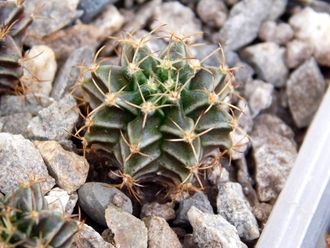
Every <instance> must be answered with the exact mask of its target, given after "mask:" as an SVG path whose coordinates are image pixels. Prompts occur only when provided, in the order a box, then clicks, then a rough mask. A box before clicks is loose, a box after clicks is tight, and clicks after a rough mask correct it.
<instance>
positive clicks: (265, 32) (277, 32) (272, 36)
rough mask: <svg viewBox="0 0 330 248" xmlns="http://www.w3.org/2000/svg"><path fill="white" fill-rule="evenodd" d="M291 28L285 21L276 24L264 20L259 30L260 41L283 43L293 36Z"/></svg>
mask: <svg viewBox="0 0 330 248" xmlns="http://www.w3.org/2000/svg"><path fill="white" fill-rule="evenodd" d="M293 35H294V33H293V30H292V28H291V26H290V25H289V24H287V23H280V24H276V22H274V21H266V22H264V23H263V24H262V25H261V27H260V30H259V38H260V39H261V40H262V41H269V42H275V43H276V44H279V45H283V44H286V43H287V42H288V41H289V40H291V39H292V38H293Z"/></svg>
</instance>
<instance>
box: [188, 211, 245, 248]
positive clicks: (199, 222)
mask: <svg viewBox="0 0 330 248" xmlns="http://www.w3.org/2000/svg"><path fill="white" fill-rule="evenodd" d="M188 218H189V222H190V224H191V225H192V227H193V237H194V241H195V242H196V243H197V245H198V247H205V248H206V247H207V248H219V247H221V248H246V247H247V246H246V245H245V244H244V243H242V242H241V240H240V239H239V236H238V234H237V230H236V229H235V227H234V226H232V225H231V224H230V223H229V222H228V221H226V220H225V219H224V218H223V217H222V216H221V215H215V214H209V213H203V212H202V211H200V210H198V209H197V208H195V207H192V208H191V209H190V210H189V212H188Z"/></svg>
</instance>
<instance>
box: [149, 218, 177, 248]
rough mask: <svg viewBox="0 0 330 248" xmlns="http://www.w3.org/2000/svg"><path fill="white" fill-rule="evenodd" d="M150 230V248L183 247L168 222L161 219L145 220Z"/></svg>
mask: <svg viewBox="0 0 330 248" xmlns="http://www.w3.org/2000/svg"><path fill="white" fill-rule="evenodd" d="M143 221H144V224H145V225H146V226H147V228H148V248H160V247H161V248H181V247H182V245H181V243H180V241H179V239H178V237H177V235H176V234H175V232H174V231H173V230H172V229H171V228H170V226H169V225H168V223H167V222H166V220H164V219H163V218H161V217H156V216H152V217H147V218H144V219H143Z"/></svg>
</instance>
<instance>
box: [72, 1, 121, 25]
mask: <svg viewBox="0 0 330 248" xmlns="http://www.w3.org/2000/svg"><path fill="white" fill-rule="evenodd" d="M117 1H118V0H80V2H79V9H81V10H83V11H84V14H83V16H82V17H81V19H82V20H83V21H84V22H90V21H91V20H93V18H94V17H96V16H97V15H99V14H100V12H101V11H102V10H103V9H104V8H105V7H106V6H107V5H109V4H113V3H115V2H117Z"/></svg>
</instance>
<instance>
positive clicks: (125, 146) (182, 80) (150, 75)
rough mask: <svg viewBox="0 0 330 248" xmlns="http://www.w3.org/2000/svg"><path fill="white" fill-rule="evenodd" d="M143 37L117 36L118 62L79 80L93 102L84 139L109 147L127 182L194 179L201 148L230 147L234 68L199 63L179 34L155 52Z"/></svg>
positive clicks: (179, 182)
mask: <svg viewBox="0 0 330 248" xmlns="http://www.w3.org/2000/svg"><path fill="white" fill-rule="evenodd" d="M149 40H150V37H149V36H144V37H142V38H141V39H138V40H135V39H133V38H128V39H122V40H120V43H121V44H122V49H121V55H120V65H119V66H118V65H107V64H99V65H98V66H93V67H92V69H91V70H90V71H91V72H90V73H91V76H90V78H88V79H87V80H85V81H84V82H83V83H82V89H83V92H84V98H85V99H86V101H87V102H88V103H89V105H90V106H91V108H92V111H91V112H90V113H89V115H88V116H87V118H86V124H85V126H84V127H85V128H86V130H87V131H86V133H85V136H84V137H83V141H84V144H85V145H88V146H91V147H94V148H99V149H103V150H106V151H109V152H113V153H114V155H115V157H116V159H117V160H118V161H119V164H120V165H121V168H120V169H121V176H122V177H123V184H126V186H130V185H132V184H134V182H137V181H139V180H140V181H144V180H149V179H151V180H152V181H154V180H158V181H160V182H164V183H168V182H171V183H174V184H175V185H182V184H184V183H189V182H191V179H192V178H193V176H195V178H197V179H198V181H199V178H198V172H199V170H201V169H203V168H204V167H203V164H202V159H203V158H204V156H205V154H207V153H208V152H210V151H211V150H212V149H214V148H218V147H222V148H223V149H230V148H231V146H232V143H231V139H230V135H229V134H230V132H231V131H232V129H233V116H232V111H230V110H231V104H230V103H229V101H228V98H230V96H231V94H232V93H233V85H232V75H231V74H230V73H229V71H227V70H224V67H223V66H220V67H211V66H203V65H202V61H199V60H197V59H194V58H193V57H192V56H191V52H190V49H189V44H188V43H187V42H186V41H185V39H180V38H178V37H177V36H175V35H171V36H170V37H169V42H168V46H167V47H166V49H165V50H164V51H162V52H161V53H159V54H156V53H154V52H152V51H151V50H150V48H149V47H148V42H149Z"/></svg>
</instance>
